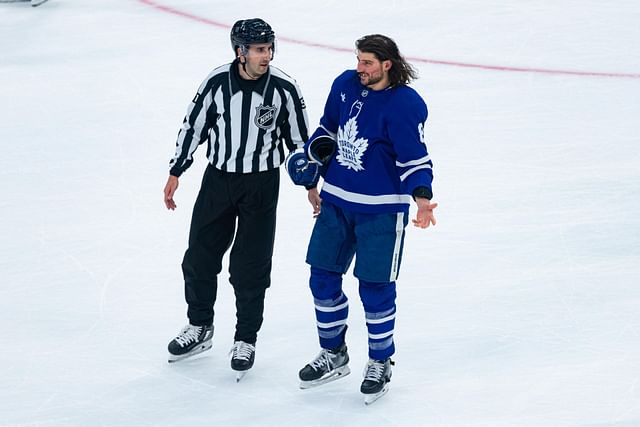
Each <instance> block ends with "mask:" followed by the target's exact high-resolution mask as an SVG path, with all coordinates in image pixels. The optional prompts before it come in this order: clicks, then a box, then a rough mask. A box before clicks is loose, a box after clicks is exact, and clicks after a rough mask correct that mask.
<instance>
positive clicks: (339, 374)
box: [300, 365, 351, 390]
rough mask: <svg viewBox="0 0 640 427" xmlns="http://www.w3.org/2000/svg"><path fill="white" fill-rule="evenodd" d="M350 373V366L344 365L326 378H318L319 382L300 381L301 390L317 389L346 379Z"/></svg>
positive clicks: (325, 376) (327, 374)
mask: <svg viewBox="0 0 640 427" xmlns="http://www.w3.org/2000/svg"><path fill="white" fill-rule="evenodd" d="M350 373H351V370H350V369H349V365H344V366H341V367H339V368H336V369H334V370H333V371H331V372H327V373H326V374H325V375H324V376H322V377H320V378H318V379H317V380H313V381H300V388H301V389H303V390H306V389H308V388H313V387H317V386H319V385H323V384H326V383H330V382H332V381H335V380H339V379H340V378H343V377H346V376H347V375H349V374H350Z"/></svg>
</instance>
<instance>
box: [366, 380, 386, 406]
mask: <svg viewBox="0 0 640 427" xmlns="http://www.w3.org/2000/svg"><path fill="white" fill-rule="evenodd" d="M388 391H389V383H387V384H385V385H384V387H383V388H382V390H380V391H379V392H377V393H373V394H365V395H364V404H365V405H367V406H368V405H371V404H372V403H373V402H375V401H376V400H378V399H380V398H381V397H382V396H384V395H385V394H387V392H388Z"/></svg>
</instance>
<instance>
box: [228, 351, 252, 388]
mask: <svg viewBox="0 0 640 427" xmlns="http://www.w3.org/2000/svg"><path fill="white" fill-rule="evenodd" d="M229 354H230V355H231V369H233V370H234V371H236V382H239V381H240V380H241V379H242V378H244V376H245V375H246V374H247V372H248V371H249V369H251V368H252V367H253V362H254V360H255V356H256V346H255V345H253V344H249V343H246V342H244V341H236V342H235V343H234V344H233V347H231V351H230V352H229Z"/></svg>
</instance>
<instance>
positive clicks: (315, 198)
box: [307, 188, 322, 218]
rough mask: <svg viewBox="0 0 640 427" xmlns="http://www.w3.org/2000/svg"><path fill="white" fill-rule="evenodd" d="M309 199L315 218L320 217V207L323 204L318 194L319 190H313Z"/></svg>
mask: <svg viewBox="0 0 640 427" xmlns="http://www.w3.org/2000/svg"><path fill="white" fill-rule="evenodd" d="M307 198H308V199H309V203H311V206H312V207H313V217H314V218H316V217H317V216H318V215H320V205H321V204H322V199H321V198H320V194H319V193H318V189H317V188H312V189H311V190H309V191H308V193H307Z"/></svg>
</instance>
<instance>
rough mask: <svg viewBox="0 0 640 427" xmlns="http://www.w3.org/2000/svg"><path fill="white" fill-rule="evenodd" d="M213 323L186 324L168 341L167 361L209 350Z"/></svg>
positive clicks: (174, 360)
mask: <svg viewBox="0 0 640 427" xmlns="http://www.w3.org/2000/svg"><path fill="white" fill-rule="evenodd" d="M212 338H213V325H209V326H194V325H191V324H189V325H187V326H185V327H184V328H182V330H181V331H180V333H179V334H178V336H177V337H175V338H174V339H173V340H171V342H170V343H169V347H168V349H169V363H173V362H177V361H178V360H182V359H186V358H187V357H191V356H194V355H196V354H199V353H202V352H203V351H206V350H209V349H210V348H211V346H212V345H213V344H212V342H211V339H212Z"/></svg>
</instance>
